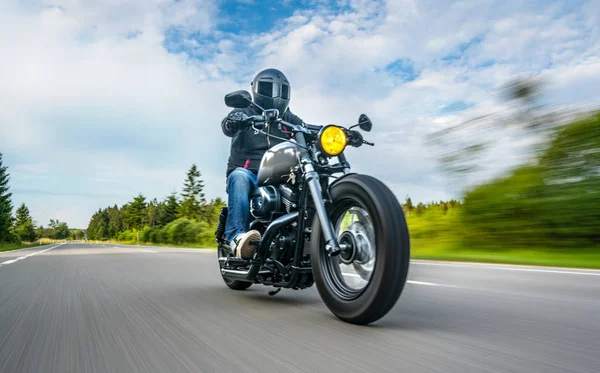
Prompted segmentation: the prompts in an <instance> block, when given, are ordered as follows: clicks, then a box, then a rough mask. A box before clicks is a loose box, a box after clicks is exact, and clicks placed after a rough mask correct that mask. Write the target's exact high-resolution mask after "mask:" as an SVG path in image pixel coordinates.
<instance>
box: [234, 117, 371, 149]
mask: <svg viewBox="0 0 600 373" xmlns="http://www.w3.org/2000/svg"><path fill="white" fill-rule="evenodd" d="M246 121H247V122H250V123H251V125H250V127H252V128H254V129H256V130H262V129H263V128H265V127H266V125H267V122H268V121H269V119H268V118H266V117H265V116H264V115H252V116H249V117H248V118H247V119H246ZM274 122H275V123H279V124H280V125H283V126H285V127H288V128H289V129H291V130H292V131H293V132H297V133H304V134H307V135H313V136H314V135H316V134H317V133H319V131H320V130H321V129H322V128H323V127H324V126H321V125H315V124H308V123H304V124H303V125H296V124H292V123H289V122H286V121H284V120H281V119H277V120H274ZM345 131H346V133H347V134H348V137H349V139H348V140H349V142H348V145H350V146H353V147H356V148H358V147H360V146H361V145H363V144H366V145H371V146H373V145H375V144H373V143H370V142H368V141H364V140H363V137H362V134H361V133H360V132H358V131H354V130H348V129H346V130H345Z"/></svg>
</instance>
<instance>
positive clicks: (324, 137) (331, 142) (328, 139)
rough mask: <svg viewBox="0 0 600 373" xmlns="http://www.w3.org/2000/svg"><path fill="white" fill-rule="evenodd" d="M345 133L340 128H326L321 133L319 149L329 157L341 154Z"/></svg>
mask: <svg viewBox="0 0 600 373" xmlns="http://www.w3.org/2000/svg"><path fill="white" fill-rule="evenodd" d="M347 140H348V139H347V138H346V133H345V132H344V130H342V129H341V128H340V127H337V126H327V127H325V128H323V130H322V131H321V137H320V138H319V143H320V144H321V149H322V150H323V151H324V152H325V153H327V154H328V155H330V156H336V155H339V154H341V153H342V152H343V151H344V149H345V148H346V142H347Z"/></svg>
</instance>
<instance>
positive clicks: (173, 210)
mask: <svg viewBox="0 0 600 373" xmlns="http://www.w3.org/2000/svg"><path fill="white" fill-rule="evenodd" d="M164 205H165V207H164V209H163V210H162V211H161V214H160V217H159V220H160V225H163V226H164V225H167V224H169V223H170V222H172V221H175V219H177V213H178V211H179V201H177V195H176V194H175V193H173V194H171V195H170V196H168V197H167V198H166V200H165V202H164Z"/></svg>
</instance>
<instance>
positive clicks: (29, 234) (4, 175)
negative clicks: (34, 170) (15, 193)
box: [0, 153, 83, 245]
mask: <svg viewBox="0 0 600 373" xmlns="http://www.w3.org/2000/svg"><path fill="white" fill-rule="evenodd" d="M9 181H10V174H9V173H8V166H4V165H3V160H2V153H0V245H3V244H21V242H23V241H25V242H32V241H35V240H37V239H38V238H53V239H59V240H60V239H66V238H69V237H78V236H83V232H82V231H81V230H72V229H69V226H68V225H67V223H65V222H61V221H59V220H58V219H50V223H49V224H48V226H47V227H44V226H42V225H39V226H37V225H36V223H35V221H34V220H33V217H32V216H31V213H30V211H29V208H28V207H27V206H26V205H25V203H22V204H21V205H20V206H19V207H18V208H17V210H16V211H15V214H14V215H13V202H12V193H11V192H10V187H9V185H8V183H9Z"/></svg>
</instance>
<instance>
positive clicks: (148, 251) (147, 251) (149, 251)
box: [138, 249, 158, 253]
mask: <svg viewBox="0 0 600 373" xmlns="http://www.w3.org/2000/svg"><path fill="white" fill-rule="evenodd" d="M138 250H140V251H144V252H146V253H157V252H158V251H152V250H144V249H138Z"/></svg>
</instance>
